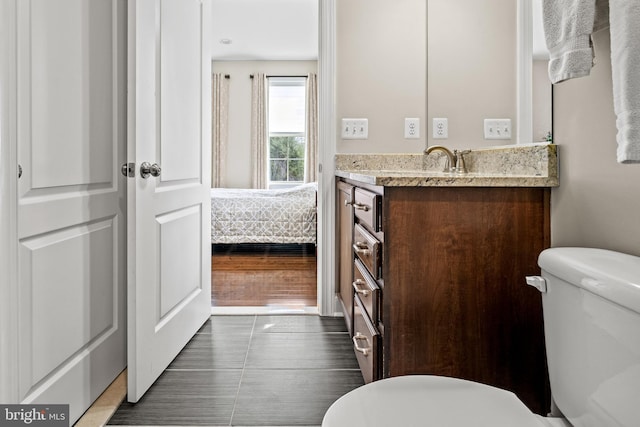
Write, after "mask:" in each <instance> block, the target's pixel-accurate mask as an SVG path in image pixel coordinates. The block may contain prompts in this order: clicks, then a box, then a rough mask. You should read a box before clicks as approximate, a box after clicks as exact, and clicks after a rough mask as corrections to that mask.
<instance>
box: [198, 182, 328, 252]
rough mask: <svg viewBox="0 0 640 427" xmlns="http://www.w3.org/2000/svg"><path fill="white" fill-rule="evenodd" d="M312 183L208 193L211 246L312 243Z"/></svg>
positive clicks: (222, 190) (313, 222) (313, 232)
mask: <svg viewBox="0 0 640 427" xmlns="http://www.w3.org/2000/svg"><path fill="white" fill-rule="evenodd" d="M316 191H317V185H316V183H309V184H303V185H299V186H297V187H294V188H288V189H283V190H255V189H236V188H212V189H211V243H316Z"/></svg>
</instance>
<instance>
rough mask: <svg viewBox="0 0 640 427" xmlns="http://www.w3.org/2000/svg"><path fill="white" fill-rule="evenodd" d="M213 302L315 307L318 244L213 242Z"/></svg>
mask: <svg viewBox="0 0 640 427" xmlns="http://www.w3.org/2000/svg"><path fill="white" fill-rule="evenodd" d="M211 305H212V306H214V307H235V306H244V307H254V306H258V307H261V306H282V307H287V308H303V307H315V306H316V305H317V275H316V252H315V246H313V245H214V247H213V248H212V255H211Z"/></svg>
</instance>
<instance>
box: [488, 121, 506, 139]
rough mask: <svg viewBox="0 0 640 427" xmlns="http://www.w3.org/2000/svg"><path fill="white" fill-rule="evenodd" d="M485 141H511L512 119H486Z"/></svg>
mask: <svg viewBox="0 0 640 427" xmlns="http://www.w3.org/2000/svg"><path fill="white" fill-rule="evenodd" d="M484 139H511V119H484Z"/></svg>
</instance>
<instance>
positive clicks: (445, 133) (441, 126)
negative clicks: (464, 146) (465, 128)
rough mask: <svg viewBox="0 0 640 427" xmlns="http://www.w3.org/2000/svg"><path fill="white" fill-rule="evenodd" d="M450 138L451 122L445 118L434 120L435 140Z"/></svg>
mask: <svg viewBox="0 0 640 427" xmlns="http://www.w3.org/2000/svg"><path fill="white" fill-rule="evenodd" d="M446 138H449V120H447V119H445V118H439V119H436V118H434V119H433V139H446Z"/></svg>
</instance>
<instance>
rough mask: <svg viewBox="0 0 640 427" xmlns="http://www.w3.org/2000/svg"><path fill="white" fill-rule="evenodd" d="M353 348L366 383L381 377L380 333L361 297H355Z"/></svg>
mask: <svg viewBox="0 0 640 427" xmlns="http://www.w3.org/2000/svg"><path fill="white" fill-rule="evenodd" d="M352 340H353V350H354V351H355V353H356V358H357V359H358V365H360V371H361V372H362V377H363V378H364V382H365V383H370V382H371V381H375V380H377V379H379V374H378V372H379V369H378V363H379V345H380V344H379V343H380V334H379V333H378V331H377V329H376V328H375V327H374V326H373V324H372V323H371V320H370V319H369V316H367V313H366V312H365V309H364V308H363V307H362V302H360V298H359V297H358V296H357V295H356V296H355V297H354V298H353V338H352Z"/></svg>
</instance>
